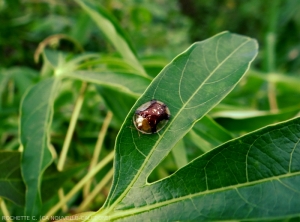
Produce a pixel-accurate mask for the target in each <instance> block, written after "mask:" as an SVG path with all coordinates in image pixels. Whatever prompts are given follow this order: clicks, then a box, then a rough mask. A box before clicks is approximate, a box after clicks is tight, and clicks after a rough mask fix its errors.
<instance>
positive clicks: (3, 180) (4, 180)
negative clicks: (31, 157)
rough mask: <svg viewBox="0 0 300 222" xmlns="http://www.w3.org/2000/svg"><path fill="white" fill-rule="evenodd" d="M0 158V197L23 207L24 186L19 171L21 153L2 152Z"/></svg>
mask: <svg viewBox="0 0 300 222" xmlns="http://www.w3.org/2000/svg"><path fill="white" fill-rule="evenodd" d="M0 157H1V158H0V169H1V170H0V196H2V197H4V198H6V199H8V200H10V201H12V202H14V203H15V204H18V205H19V206H24V204H25V184H24V182H23V179H22V175H21V170H20V162H21V161H20V159H21V153H20V152H17V151H2V152H0Z"/></svg>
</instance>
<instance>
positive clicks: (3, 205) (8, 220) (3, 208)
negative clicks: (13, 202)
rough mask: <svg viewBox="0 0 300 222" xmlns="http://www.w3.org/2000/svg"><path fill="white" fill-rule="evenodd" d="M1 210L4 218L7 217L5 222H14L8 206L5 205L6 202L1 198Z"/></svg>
mask: <svg viewBox="0 0 300 222" xmlns="http://www.w3.org/2000/svg"><path fill="white" fill-rule="evenodd" d="M0 208H1V211H2V213H3V215H4V217H5V220H6V221H7V222H12V220H11V219H10V214H9V212H8V210H7V207H6V204H5V202H4V200H3V199H2V198H0Z"/></svg>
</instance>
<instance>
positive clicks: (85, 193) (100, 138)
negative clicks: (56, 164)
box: [83, 111, 113, 198]
mask: <svg viewBox="0 0 300 222" xmlns="http://www.w3.org/2000/svg"><path fill="white" fill-rule="evenodd" d="M112 116H113V114H112V112H111V111H108V113H107V115H106V117H105V119H104V122H103V125H102V128H101V130H100V132H99V135H98V140H97V143H96V146H95V150H94V154H93V158H92V160H91V163H90V166H89V171H91V170H92V169H93V168H94V167H95V166H96V164H97V162H98V159H99V156H100V153H101V148H102V145H103V141H104V137H105V135H106V132H107V129H108V126H109V123H110V122H111V119H112ZM91 183H92V180H89V181H88V182H87V183H86V185H85V186H84V189H83V196H84V198H85V197H87V196H88V194H89V192H90V187H91Z"/></svg>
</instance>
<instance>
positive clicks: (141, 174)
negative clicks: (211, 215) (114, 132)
mask: <svg viewBox="0 0 300 222" xmlns="http://www.w3.org/2000/svg"><path fill="white" fill-rule="evenodd" d="M256 54H257V43H256V41H255V40H253V39H250V38H247V37H243V36H239V35H235V34H230V33H228V32H224V33H221V34H219V35H216V36H214V37H212V38H210V39H208V40H206V41H203V42H198V43H195V44H194V45H192V46H191V47H190V48H189V49H187V50H186V51H185V52H183V53H182V54H181V55H179V56H178V57H176V58H175V59H174V60H173V61H172V62H171V63H170V64H169V65H168V66H166V67H165V68H164V69H163V70H162V72H161V73H160V74H159V75H158V76H157V77H156V78H155V79H154V80H153V82H152V84H151V85H150V86H149V87H148V88H147V90H146V92H145V93H144V94H143V95H142V97H141V98H140V99H139V100H138V101H137V102H136V104H135V105H134V106H133V108H132V109H131V111H130V112H129V115H128V116H127V118H126V120H125V122H124V124H123V127H122V128H121V131H120V133H119V135H118V137H117V142H116V157H115V174H114V182H113V185H112V188H111V191H110V194H109V197H108V200H107V201H106V203H105V205H104V207H103V209H102V210H100V212H99V213H98V214H95V215H106V214H114V213H112V212H113V211H114V209H118V210H121V209H122V210H125V209H127V208H132V207H133V206H134V201H133V199H132V197H133V196H135V195H136V194H139V192H138V193H136V188H139V187H143V186H146V185H147V177H148V175H149V174H150V173H151V172H152V170H153V169H154V168H155V167H156V166H157V165H158V164H159V162H160V161H161V160H162V159H163V158H164V157H165V156H166V155H167V154H168V152H169V151H170V150H171V149H172V147H173V146H174V145H175V144H176V143H177V141H179V140H180V139H181V138H182V137H183V136H184V135H185V134H186V133H187V132H188V131H189V130H190V129H191V128H192V127H193V125H194V124H195V123H196V122H197V121H198V120H199V119H200V118H201V117H202V116H204V115H205V114H206V113H207V112H208V111H209V110H210V109H211V108H212V107H214V106H215V105H216V104H218V103H219V102H220V101H221V100H222V99H223V98H224V97H225V96H226V95H227V94H228V93H229V92H230V91H231V90H232V89H233V88H234V86H235V85H236V84H237V82H238V81H239V80H240V79H241V78H242V76H243V75H244V73H245V72H246V71H247V70H248V68H249V64H250V62H251V61H252V60H253V59H254V57H255V56H256ZM151 99H157V100H160V101H162V102H164V103H166V104H167V105H168V106H169V109H170V111H171V119H170V121H169V123H168V124H167V126H166V127H165V128H164V129H163V130H162V131H160V132H159V133H157V134H151V135H146V134H145V135H144V134H142V135H139V134H138V133H137V131H136V130H134V129H133V123H132V116H133V113H134V112H135V110H136V108H137V107H139V106H140V105H142V104H144V103H145V102H148V101H149V100H151ZM178 189H180V188H178ZM149 198H150V197H149ZM152 200H154V199H152ZM132 201H133V202H132ZM149 201H150V200H149Z"/></svg>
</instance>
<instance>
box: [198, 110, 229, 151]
mask: <svg viewBox="0 0 300 222" xmlns="http://www.w3.org/2000/svg"><path fill="white" fill-rule="evenodd" d="M193 131H195V132H196V133H197V135H199V136H201V137H202V138H203V139H205V140H206V141H207V142H209V143H210V144H211V145H212V146H214V147H215V146H218V145H220V144H222V143H224V142H227V141H228V140H231V139H232V138H233V137H232V135H231V134H230V133H229V132H228V131H227V130H226V129H224V128H223V127H222V126H220V125H219V124H217V123H216V122H215V121H214V120H213V119H212V118H210V117H208V116H204V117H203V118H202V119H201V120H200V121H198V122H197V123H196V124H195V125H194V127H193Z"/></svg>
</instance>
